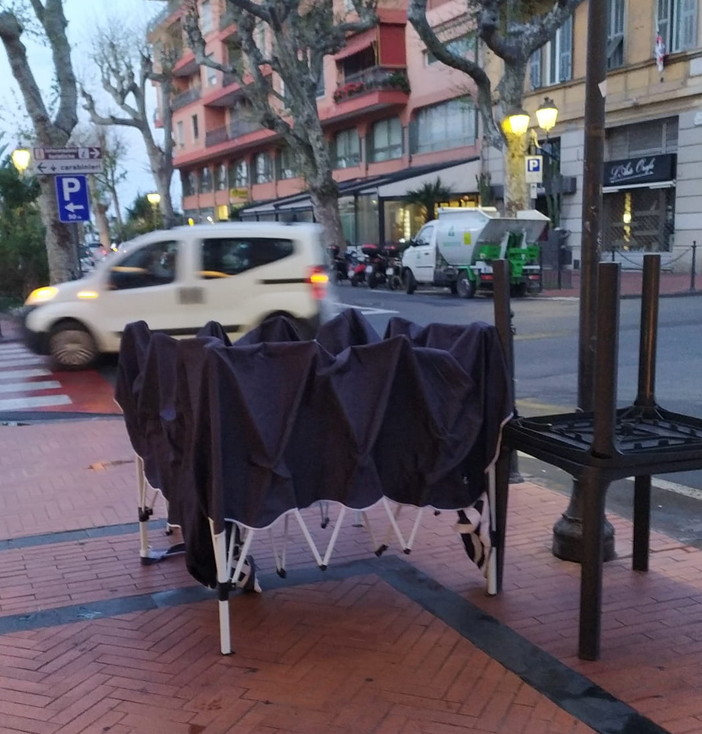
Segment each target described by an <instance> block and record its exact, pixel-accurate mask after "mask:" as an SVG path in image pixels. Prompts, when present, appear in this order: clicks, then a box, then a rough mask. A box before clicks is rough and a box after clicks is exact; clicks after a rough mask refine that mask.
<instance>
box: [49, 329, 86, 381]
mask: <svg viewBox="0 0 702 734" xmlns="http://www.w3.org/2000/svg"><path fill="white" fill-rule="evenodd" d="M49 354H50V355H51V358H52V360H53V361H54V362H55V363H56V365H57V366H58V367H60V368H61V369H64V370H84V369H87V368H88V367H90V366H91V365H93V363H94V362H95V361H96V360H97V358H98V349H97V345H96V344H95V340H94V339H93V337H92V335H91V334H90V332H89V331H88V330H87V329H86V328H85V327H84V326H83V325H82V324H79V323H78V322H77V321H64V322H62V323H60V324H58V325H57V326H55V327H54V329H53V330H52V332H51V336H50V337H49Z"/></svg>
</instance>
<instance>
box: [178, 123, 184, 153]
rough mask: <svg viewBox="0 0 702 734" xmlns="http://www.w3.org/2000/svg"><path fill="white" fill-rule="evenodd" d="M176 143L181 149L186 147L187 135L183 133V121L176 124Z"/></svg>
mask: <svg viewBox="0 0 702 734" xmlns="http://www.w3.org/2000/svg"><path fill="white" fill-rule="evenodd" d="M176 141H177V143H178V147H179V148H184V147H185V133H184V132H183V121H182V120H180V121H179V122H177V123H176Z"/></svg>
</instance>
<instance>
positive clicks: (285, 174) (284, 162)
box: [278, 146, 299, 179]
mask: <svg viewBox="0 0 702 734" xmlns="http://www.w3.org/2000/svg"><path fill="white" fill-rule="evenodd" d="M298 175H299V174H298V172H297V163H296V161H295V156H294V155H293V152H292V150H290V148H289V147H287V146H286V147H285V148H283V149H282V150H281V151H280V154H279V155H278V178H279V179H288V178H297V176H298Z"/></svg>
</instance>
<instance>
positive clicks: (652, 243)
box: [603, 186, 675, 261]
mask: <svg viewBox="0 0 702 734" xmlns="http://www.w3.org/2000/svg"><path fill="white" fill-rule="evenodd" d="M604 221H605V227H604V232H603V234H604V247H605V249H606V250H607V251H608V252H615V253H618V254H619V255H620V256H621V258H622V259H623V260H624V261H626V254H627V253H629V252H631V253H643V252H670V250H671V249H672V244H673V233H674V231H675V188H674V187H672V186H671V187H668V188H659V189H656V188H652V189H649V188H640V189H629V190H623V191H617V192H614V193H609V194H605V197H604Z"/></svg>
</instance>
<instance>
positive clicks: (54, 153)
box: [34, 145, 102, 161]
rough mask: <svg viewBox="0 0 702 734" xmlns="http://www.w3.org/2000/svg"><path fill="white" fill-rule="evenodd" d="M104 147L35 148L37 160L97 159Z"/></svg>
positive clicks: (35, 158) (100, 156)
mask: <svg viewBox="0 0 702 734" xmlns="http://www.w3.org/2000/svg"><path fill="white" fill-rule="evenodd" d="M98 158H102V148H100V147H99V146H97V145H91V146H88V147H84V148H75V147H74V148H34V160H35V161H63V160H97V159H98Z"/></svg>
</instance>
